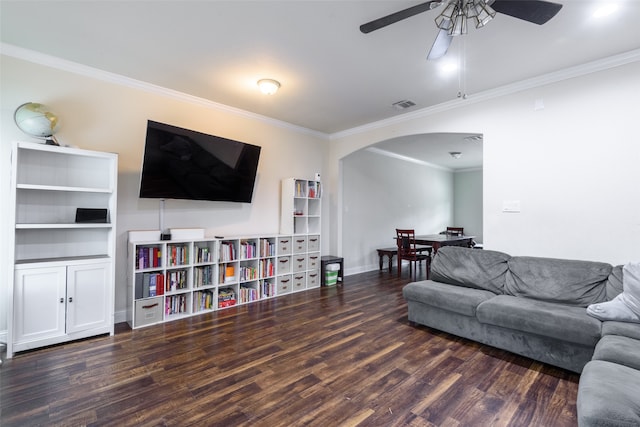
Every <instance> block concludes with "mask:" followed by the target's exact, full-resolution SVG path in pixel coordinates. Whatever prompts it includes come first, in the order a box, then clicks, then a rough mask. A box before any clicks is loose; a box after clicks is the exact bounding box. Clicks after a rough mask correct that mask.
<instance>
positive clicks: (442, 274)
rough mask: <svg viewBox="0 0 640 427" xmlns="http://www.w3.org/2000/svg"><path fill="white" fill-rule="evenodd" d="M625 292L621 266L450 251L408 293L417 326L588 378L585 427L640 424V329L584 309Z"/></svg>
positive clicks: (582, 415) (582, 395)
mask: <svg viewBox="0 0 640 427" xmlns="http://www.w3.org/2000/svg"><path fill="white" fill-rule="evenodd" d="M622 290H623V282H622V266H612V265H610V264H607V263H601V262H592V261H576V260H561V259H553V258H540V257H524V256H513V257H512V256H510V255H507V254H505V253H502V252H497V251H490V250H478V249H469V248H461V247H443V248H441V249H440V250H438V252H437V254H436V255H435V257H434V259H433V262H432V265H431V278H430V280H425V281H420V282H413V283H409V284H408V285H406V286H405V287H404V288H403V295H404V298H405V300H406V301H407V307H408V318H409V321H411V322H415V323H418V324H421V325H425V326H428V327H431V328H434V329H438V330H441V331H445V332H448V333H451V334H454V335H457V336H461V337H464V338H468V339H471V340H474V341H478V342H481V343H483V344H487V345H490V346H493V347H497V348H501V349H504V350H508V351H511V352H513V353H516V354H520V355H523V356H526V357H529V358H531V359H534V360H538V361H540V362H544V363H548V364H551V365H554V366H558V367H561V368H564V369H567V370H570V371H573V372H577V373H582V375H581V379H580V385H579V394H578V403H577V406H578V418H579V424H580V426H621V425H629V426H631V425H633V426H640V324H638V323H627V322H616V321H604V322H603V321H601V320H598V319H596V318H594V317H592V316H589V315H588V314H587V311H586V307H587V306H589V305H590V304H595V303H602V302H607V301H610V300H612V299H613V298H615V297H616V296H617V295H618V294H619V293H621V292H622ZM594 353H595V354H594ZM612 401H613V402H615V403H614V404H611V402H612Z"/></svg>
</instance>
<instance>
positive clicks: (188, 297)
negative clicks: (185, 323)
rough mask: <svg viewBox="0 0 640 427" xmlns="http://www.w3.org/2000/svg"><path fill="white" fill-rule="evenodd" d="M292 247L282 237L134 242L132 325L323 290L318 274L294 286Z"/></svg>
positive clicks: (131, 259)
mask: <svg viewBox="0 0 640 427" xmlns="http://www.w3.org/2000/svg"><path fill="white" fill-rule="evenodd" d="M292 242H293V239H292V237H291V236H284V237H283V236H276V235H271V236H250V237H232V238H224V239H200V240H193V241H149V242H129V246H128V251H129V253H128V259H129V266H130V267H129V272H130V274H129V290H128V296H129V302H128V305H127V306H128V312H127V321H128V322H129V325H130V326H131V327H132V328H134V329H136V328H140V327H143V326H149V325H153V324H156V323H162V322H167V321H171V320H175V319H179V318H183V317H187V316H193V315H198V314H202V313H206V312H210V311H215V310H222V309H225V308H229V307H234V306H237V305H243V304H251V303H253V302H256V301H260V300H264V299H268V298H274V297H277V296H280V295H283V294H288V293H290V292H292V291H302V290H305V289H308V288H314V287H318V286H320V280H319V277H320V276H319V274H318V273H317V272H315V273H313V272H312V274H310V275H309V276H310V277H312V279H315V277H316V276H317V280H310V281H309V280H307V281H304V282H302V281H299V283H298V284H297V286H295V288H294V287H293V286H292V283H293V280H294V277H295V273H294V272H293V270H292V269H291V264H292V256H293V253H292V251H291V247H292ZM312 246H313V244H312ZM318 251H319V248H318ZM305 256H306V254H305ZM314 256H315V255H314ZM314 259H315V258H314ZM319 266H320V256H319V252H318V255H317V268H316V269H318V271H319ZM303 273H304V275H305V276H304V277H305V279H306V278H307V275H308V274H307V267H306V266H305V270H304V272H303ZM172 277H175V280H173V281H172ZM283 278H286V279H287V280H286V281H285V282H284V283H285V285H281V283H280V280H283ZM152 283H155V292H154V291H153V290H152V289H153V288H154V286H153V285H152ZM171 283H175V286H173V287H172V286H171Z"/></svg>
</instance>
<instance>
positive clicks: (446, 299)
mask: <svg viewBox="0 0 640 427" xmlns="http://www.w3.org/2000/svg"><path fill="white" fill-rule="evenodd" d="M402 294H403V296H404V298H405V300H407V301H409V300H411V301H419V302H421V303H423V304H426V305H430V306H435V307H439V308H441V309H444V310H449V311H452V312H454V313H458V314H463V315H465V316H470V317H475V315H476V307H478V305H479V304H480V303H481V302H483V301H486V300H488V299H490V298H493V297H495V296H496V294H494V293H493V292H489V291H484V290H482V289H471V288H465V287H461V286H451V285H447V284H444V283H438V282H434V281H432V280H424V281H421V282H413V283H409V284H408V285H406V286H405V287H404V288H402Z"/></svg>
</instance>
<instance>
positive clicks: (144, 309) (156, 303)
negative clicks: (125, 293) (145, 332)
mask: <svg viewBox="0 0 640 427" xmlns="http://www.w3.org/2000/svg"><path fill="white" fill-rule="evenodd" d="M162 301H163V298H162V297H159V298H150V299H142V300H138V301H136V307H135V310H136V314H135V320H134V324H135V326H136V328H137V327H139V326H145V325H152V324H154V323H158V322H162V306H163V304H162Z"/></svg>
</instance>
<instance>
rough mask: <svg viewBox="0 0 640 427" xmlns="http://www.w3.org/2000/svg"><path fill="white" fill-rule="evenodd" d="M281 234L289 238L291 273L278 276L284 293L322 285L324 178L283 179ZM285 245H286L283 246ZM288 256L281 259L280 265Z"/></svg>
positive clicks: (279, 286) (279, 284) (279, 287)
mask: <svg viewBox="0 0 640 427" xmlns="http://www.w3.org/2000/svg"><path fill="white" fill-rule="evenodd" d="M281 192H282V199H281V208H280V215H281V216H280V234H281V235H282V236H287V237H289V238H290V239H291V240H290V248H288V249H289V250H290V253H291V256H290V257H289V258H288V259H289V261H290V274H282V275H280V274H279V276H278V289H279V290H282V291H283V292H284V291H286V290H288V291H292V290H297V289H301V288H305V287H306V288H313V287H317V286H320V213H321V211H322V209H321V207H322V206H321V197H322V185H321V183H320V181H313V180H306V179H299V178H286V179H283V180H282V182H281ZM280 246H282V245H280ZM284 261H285V260H284V259H278V263H279V264H283V263H284Z"/></svg>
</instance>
